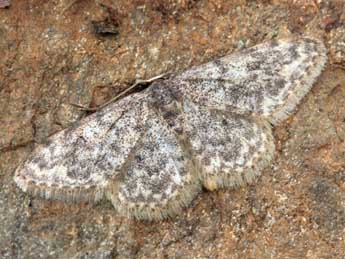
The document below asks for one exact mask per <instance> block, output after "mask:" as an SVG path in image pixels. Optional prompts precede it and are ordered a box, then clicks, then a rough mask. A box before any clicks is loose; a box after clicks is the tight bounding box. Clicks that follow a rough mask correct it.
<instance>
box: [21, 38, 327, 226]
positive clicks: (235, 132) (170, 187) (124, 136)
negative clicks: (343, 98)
mask: <svg viewBox="0 0 345 259" xmlns="http://www.w3.org/2000/svg"><path fill="white" fill-rule="evenodd" d="M326 54H327V53H326V49H325V47H324V45H323V43H322V42H321V41H319V40H317V39H313V38H308V37H303V38H299V39H297V38H290V39H281V40H273V41H270V42H266V43H262V44H259V45H256V46H254V47H251V48H248V49H245V50H242V51H239V52H236V53H233V54H230V55H228V56H225V57H223V58H220V59H217V60H215V61H212V62H210V63H206V64H203V65H200V66H196V67H193V68H191V69H189V70H187V71H185V72H183V73H181V74H176V75H174V76H171V77H170V78H169V79H166V80H158V81H155V82H154V83H152V84H151V85H150V86H149V87H148V88H147V89H145V90H144V91H142V92H139V93H135V94H132V95H129V96H127V97H125V98H123V99H121V100H119V101H117V102H114V103H112V104H110V105H108V106H107V107H105V108H104V109H102V110H100V111H98V112H95V113H93V114H92V115H90V116H88V117H86V118H84V119H82V120H80V121H79V122H78V123H76V125H74V126H73V127H71V128H67V129H65V130H63V131H61V132H58V133H57V134H55V135H53V136H51V137H50V138H49V139H48V141H47V143H45V144H41V145H39V146H37V147H36V148H35V149H34V151H33V152H32V154H31V155H30V157H29V158H28V159H27V160H26V161H25V162H24V163H22V164H21V165H20V166H19V167H18V168H17V170H16V172H15V175H14V180H15V182H16V183H17V185H18V186H19V187H20V188H21V189H22V190H23V191H24V192H27V193H30V194H32V195H34V196H40V197H43V198H46V199H58V200H63V201H84V202H85V201H88V202H97V201H100V200H101V199H108V200H110V201H111V203H112V204H113V205H114V207H115V209H116V210H117V211H118V213H119V214H121V215H125V216H129V217H134V218H137V219H145V220H161V219H165V218H167V217H171V216H174V215H177V214H179V213H181V210H182V209H183V208H184V207H187V206H188V205H189V204H190V203H191V201H192V200H193V199H194V198H195V196H196V195H197V194H198V193H199V192H200V190H201V187H202V186H204V187H206V188H207V189H209V190H216V189H219V188H232V187H236V186H242V185H244V184H246V183H250V182H252V181H253V180H254V179H255V178H256V177H257V176H258V175H260V173H261V172H262V170H263V169H264V168H265V167H266V166H267V165H269V164H270V162H271V161H272V159H273V157H274V153H275V144H274V138H273V136H272V127H274V126H275V125H277V124H279V123H280V122H281V121H282V120H284V119H286V118H287V117H288V116H289V114H290V113H291V112H293V111H294V110H295V108H296V106H297V104H298V103H299V102H300V100H301V99H302V98H303V97H304V96H305V95H306V94H307V93H308V91H309V90H310V89H311V87H312V85H313V83H314V81H315V80H316V78H317V77H318V76H319V74H320V73H321V70H322V69H323V67H324V65H325V63H326V59H327V55H326Z"/></svg>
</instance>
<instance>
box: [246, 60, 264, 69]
mask: <svg viewBox="0 0 345 259" xmlns="http://www.w3.org/2000/svg"><path fill="white" fill-rule="evenodd" d="M261 64H262V61H254V62H251V63H248V64H247V69H248V70H249V71H253V70H259V69H260V68H261Z"/></svg>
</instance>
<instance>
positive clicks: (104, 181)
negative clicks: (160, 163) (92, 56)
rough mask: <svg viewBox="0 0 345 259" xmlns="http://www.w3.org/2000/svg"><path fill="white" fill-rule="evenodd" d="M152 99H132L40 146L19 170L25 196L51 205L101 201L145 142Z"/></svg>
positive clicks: (20, 182) (21, 186) (143, 97)
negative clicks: (148, 103) (55, 201)
mask: <svg viewBox="0 0 345 259" xmlns="http://www.w3.org/2000/svg"><path fill="white" fill-rule="evenodd" d="M145 100H146V96H145V95H142V94H135V95H131V96H129V97H127V98H124V99H122V100H120V101H119V102H117V103H113V104H111V105H109V106H108V107H107V108H105V109H103V110H101V111H99V112H96V113H94V114H92V115H91V116H88V117H86V118H85V119H83V120H81V121H80V122H78V123H77V124H76V125H75V126H74V127H72V128H69V129H65V130H63V131H61V132H59V133H57V134H55V135H53V136H52V137H50V138H49V139H48V141H47V143H46V144H43V145H39V146H38V147H37V148H36V149H35V150H34V151H33V153H32V154H31V156H30V157H29V159H27V161H25V162H24V163H22V164H21V165H20V166H19V167H18V168H17V170H16V172H15V176H14V180H15V182H16V183H17V185H18V186H19V187H20V188H21V189H22V190H23V191H25V192H28V193H31V194H34V195H38V196H41V197H43V198H47V199H59V200H64V201H98V200H100V199H102V198H103V197H104V195H105V192H106V191H107V189H108V188H109V187H108V184H109V179H110V178H114V177H118V174H119V173H120V172H121V168H122V166H123V164H124V163H125V161H126V160H127V156H128V155H129V153H130V152H131V149H132V148H133V147H134V146H135V145H136V143H137V142H138V141H139V140H140V138H141V137H142V132H143V130H144V129H143V124H144V123H145V121H146V119H147V112H145V111H147V109H146V110H145V108H144V106H145V105H146V102H145Z"/></svg>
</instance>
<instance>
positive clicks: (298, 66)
mask: <svg viewBox="0 0 345 259" xmlns="http://www.w3.org/2000/svg"><path fill="white" fill-rule="evenodd" d="M326 54H327V51H326V49H325V47H324V45H323V43H322V42H321V41H320V40H317V39H312V38H307V37H305V38H300V39H293V38H292V39H282V40H275V41H271V42H266V43H263V44H259V45H256V46H254V47H252V48H248V49H245V50H243V51H239V52H236V53H233V54H230V55H228V56H225V57H223V58H220V59H218V60H216V61H212V62H210V63H206V64H204V65H201V66H197V67H195V68H191V69H189V70H187V71H186V72H184V73H182V74H181V75H180V76H178V77H177V80H180V84H181V89H184V91H185V94H186V95H188V96H190V97H191V98H192V99H193V100H194V101H195V102H198V103H200V104H202V105H206V106H213V107H217V108H225V107H226V106H231V107H233V108H236V109H237V110H238V111H239V112H241V111H242V112H255V113H257V114H261V115H263V116H264V117H266V118H268V120H269V121H270V122H271V123H272V124H274V125H275V124H277V123H278V122H279V121H281V120H284V119H286V118H287V116H288V115H289V114H290V113H291V112H292V111H293V110H294V109H295V107H296V106H297V104H298V103H299V102H300V100H301V99H302V98H303V97H304V96H305V94H306V93H307V92H308V91H309V90H310V88H311V87H312V85H313V83H314V82H315V80H316V78H317V77H318V75H319V74H320V73H321V70H322V68H323V67H324V65H325V63H326V60H327V55H326Z"/></svg>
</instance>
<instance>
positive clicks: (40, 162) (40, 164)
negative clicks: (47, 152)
mask: <svg viewBox="0 0 345 259" xmlns="http://www.w3.org/2000/svg"><path fill="white" fill-rule="evenodd" d="M36 163H37V165H38V167H39V169H40V170H42V169H44V168H47V165H48V163H47V161H46V160H45V159H43V158H38V161H37V162H36Z"/></svg>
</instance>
